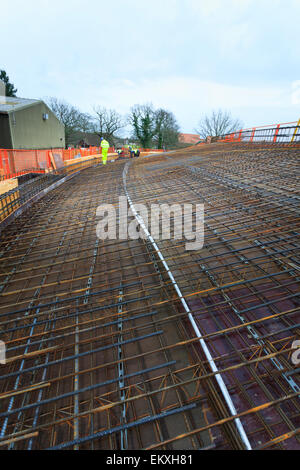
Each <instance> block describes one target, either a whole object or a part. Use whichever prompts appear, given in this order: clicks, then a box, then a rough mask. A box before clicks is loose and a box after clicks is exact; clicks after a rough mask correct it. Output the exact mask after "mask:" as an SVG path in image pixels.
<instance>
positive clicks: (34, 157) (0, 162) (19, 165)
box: [0, 147, 162, 181]
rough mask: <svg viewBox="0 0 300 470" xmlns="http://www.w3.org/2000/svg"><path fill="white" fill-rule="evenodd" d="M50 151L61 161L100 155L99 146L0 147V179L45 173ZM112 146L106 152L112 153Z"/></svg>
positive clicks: (49, 160)
mask: <svg viewBox="0 0 300 470" xmlns="http://www.w3.org/2000/svg"><path fill="white" fill-rule="evenodd" d="M140 150H141V152H162V150H157V149H140ZM50 152H52V153H53V154H59V155H60V157H61V159H62V161H63V162H66V161H70V160H76V159H77V158H80V157H88V156H93V155H101V153H102V149H101V147H88V148H68V149H62V148H53V149H43V150H40V149H0V181H1V180H4V179H9V178H13V177H16V176H20V175H22V174H25V173H28V172H34V173H45V172H46V171H48V170H51V169H53V165H52V162H51V158H50ZM114 152H115V149H114V147H110V148H109V149H108V153H114Z"/></svg>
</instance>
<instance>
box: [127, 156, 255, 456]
mask: <svg viewBox="0 0 300 470" xmlns="http://www.w3.org/2000/svg"><path fill="white" fill-rule="evenodd" d="M130 164H131V162H127V163H126V165H125V167H124V170H123V186H124V191H125V194H126V197H127V200H128V203H129V206H130V209H131V210H132V213H133V215H134V217H135V219H136V220H137V222H138V223H139V224H140V226H141V227H142V229H143V230H144V232H145V234H146V236H147V238H148V240H149V241H150V242H151V244H152V246H153V248H154V249H155V251H156V254H157V255H158V256H159V258H160V260H161V261H162V264H163V266H164V268H165V270H166V271H167V274H168V276H169V278H170V279H171V282H172V284H173V286H174V288H175V290H176V292H177V294H178V297H179V299H180V301H181V303H182V305H183V307H184V309H185V311H186V313H187V314H188V318H189V320H190V322H191V325H192V327H193V329H194V331H195V333H196V335H197V337H198V338H199V343H200V345H201V347H202V349H203V352H204V354H205V356H206V358H207V360H208V362H209V365H210V368H211V370H212V371H213V372H218V368H217V366H216V364H215V361H214V360H213V357H212V355H211V353H210V351H209V349H208V347H207V344H206V342H205V341H204V339H203V337H202V333H201V331H200V330H199V328H198V326H197V324H196V322H195V320H194V318H193V315H192V313H191V311H190V309H189V307H188V305H187V303H186V300H185V298H184V297H183V295H182V293H181V290H180V289H179V287H178V284H177V282H176V281H175V279H174V276H173V274H172V272H171V271H170V268H169V266H168V264H167V262H166V261H165V259H164V257H163V255H162V254H161V251H160V249H159V248H158V246H157V244H156V243H155V241H154V239H153V237H152V236H151V234H150V233H149V231H148V229H147V227H146V226H145V224H144V221H143V219H142V217H141V216H140V215H139V214H138V213H137V212H136V210H135V207H134V205H133V203H132V201H131V198H130V196H129V194H128V191H127V185H126V176H127V172H128V168H129V165H130ZM215 378H216V381H217V382H218V385H219V387H220V389H221V392H222V395H223V397H224V398H225V401H226V403H227V406H228V408H229V410H230V413H231V415H232V416H235V415H236V414H237V411H236V409H235V406H234V404H233V402H232V399H231V397H230V394H229V392H228V389H227V387H226V385H225V383H224V380H223V378H222V377H221V375H220V374H219V373H218V374H216V375H215ZM234 421H235V424H236V427H237V430H238V432H239V434H240V436H241V439H242V441H243V443H244V444H245V447H246V449H247V450H252V447H251V444H250V442H249V439H248V437H247V434H246V432H245V430H244V427H243V425H242V423H241V420H240V418H235V420H234Z"/></svg>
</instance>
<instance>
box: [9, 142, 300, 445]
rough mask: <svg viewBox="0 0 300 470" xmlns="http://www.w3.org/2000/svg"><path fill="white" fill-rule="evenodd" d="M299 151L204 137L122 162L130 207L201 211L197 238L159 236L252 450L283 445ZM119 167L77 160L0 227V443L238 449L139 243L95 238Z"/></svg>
mask: <svg viewBox="0 0 300 470" xmlns="http://www.w3.org/2000/svg"><path fill="white" fill-rule="evenodd" d="M298 155H299V150H297V148H285V147H282V148H280V147H276V148H275V147H274V148H265V147H262V146H260V147H259V146H257V145H256V146H254V145H253V146H250V145H249V146H246V145H244V146H241V147H238V148H237V147H236V146H235V145H232V146H230V145H229V144H227V145H226V146H222V145H221V144H218V145H211V146H210V147H209V148H208V147H199V148H197V147H195V148H193V149H189V150H184V151H178V152H175V153H172V154H171V153H170V154H165V155H162V156H156V157H150V158H140V159H137V160H135V161H134V162H133V163H132V164H131V166H130V168H129V172H128V175H127V189H128V192H129V194H130V197H131V199H132V201H133V203H138V202H141V203H144V204H146V205H148V206H149V205H150V204H151V203H168V204H175V203H180V204H183V203H185V202H189V203H191V202H193V203H195V204H196V203H204V204H205V244H204V247H203V249H202V250H200V251H192V252H187V251H185V247H184V245H185V241H182V240H159V241H157V243H158V245H159V248H160V250H161V252H162V253H163V255H164V257H165V260H166V261H167V263H168V265H169V267H170V269H171V270H172V273H173V275H174V277H175V279H176V281H177V283H178V285H179V286H180V289H181V291H182V293H183V295H184V297H185V299H186V301H187V302H188V305H189V308H190V310H191V312H192V314H193V317H194V318H195V320H196V322H197V323H198V325H199V328H200V330H201V332H202V334H203V338H205V341H206V342H207V344H208V346H209V348H210V351H211V353H212V356H213V358H214V360H215V362H216V364H217V366H218V369H219V372H220V373H221V375H222V377H223V379H224V381H225V383H226V386H227V388H228V391H229V393H230V396H231V398H232V400H233V402H234V405H235V407H236V409H237V413H238V414H240V415H241V418H240V419H241V422H242V423H243V426H244V428H245V431H246V433H247V435H248V438H249V440H250V442H251V445H252V447H253V448H278V449H297V448H299V447H300V441H299V421H300V420H299V409H300V405H299V375H298V374H297V370H296V366H294V365H293V364H292V363H291V354H292V343H293V341H294V340H295V339H297V338H299V330H300V328H299V277H298V276H299V275H298V271H299V260H298V257H299V251H298V248H299V241H298V225H299V216H298V213H297V205H298V201H299V193H298V192H297V180H296V177H297V171H298V167H297V157H298ZM124 165H125V162H115V163H114V164H109V165H108V166H107V167H95V168H88V169H86V170H84V171H82V172H81V173H80V174H79V175H76V176H75V177H74V178H73V179H72V180H71V181H68V182H66V183H64V184H63V185H62V186H61V187H59V188H57V189H55V190H54V191H52V192H51V193H48V194H47V195H46V196H45V197H44V198H43V199H41V200H39V201H38V202H36V203H35V204H34V206H32V207H31V208H30V209H29V210H28V211H27V212H26V213H24V214H23V215H21V216H20V217H18V218H17V219H16V220H15V222H14V223H12V224H11V225H9V226H8V227H7V228H6V229H5V230H4V232H3V237H2V242H1V245H0V252H1V253H0V255H1V257H0V263H1V273H0V276H1V277H0V279H1V288H0V289H1V297H0V328H1V333H2V334H1V339H2V340H4V341H5V343H6V345H7V349H8V353H7V356H8V361H7V364H6V365H1V366H0V367H1V377H0V387H1V388H0V391H1V392H0V393H1V394H0V400H1V401H0V403H1V413H0V430H1V435H0V436H1V437H0V444H1V447H2V448H10V449H45V448H68V449H72V448H73V449H121V448H123V449H137V448H148V449H149V448H157V447H158V448H161V449H201V448H216V449H242V448H244V446H243V443H242V441H241V439H240V436H239V434H238V432H237V430H236V427H235V425H234V417H233V416H231V414H230V412H229V410H228V408H227V406H226V404H225V403H224V400H223V399H222V396H221V394H220V391H219V389H218V387H217V385H216V380H215V378H216V377H215V376H216V374H215V373H213V372H212V371H211V369H210V367H209V363H208V361H207V359H206V358H205V357H204V355H203V353H202V351H201V348H200V346H199V342H198V338H196V337H195V335H194V333H193V331H192V330H191V327H190V324H189V322H188V319H187V315H186V313H185V311H183V309H182V306H181V304H180V302H179V298H178V295H177V294H176V291H175V290H174V288H173V286H172V283H171V282H170V279H169V278H168V276H167V275H166V271H165V269H164V266H163V264H162V262H161V260H160V259H159V258H158V257H157V253H156V252H155V250H153V247H152V246H151V244H150V243H149V242H148V241H147V240H106V241H101V240H98V238H97V236H96V224H97V220H98V219H97V217H96V209H97V207H98V205H99V204H102V203H111V204H114V206H115V207H116V208H117V205H118V197H119V196H124V187H123V182H122V175H123V170H124Z"/></svg>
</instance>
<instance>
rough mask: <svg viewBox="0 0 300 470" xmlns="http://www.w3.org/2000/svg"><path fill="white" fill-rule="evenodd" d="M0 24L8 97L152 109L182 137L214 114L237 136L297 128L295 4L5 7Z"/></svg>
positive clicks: (230, 1)
mask: <svg viewBox="0 0 300 470" xmlns="http://www.w3.org/2000/svg"><path fill="white" fill-rule="evenodd" d="M0 15H1V39H0V69H1V68H3V69H5V70H6V72H7V73H8V75H9V77H10V79H11V81H12V82H13V83H14V84H15V86H16V87H17V88H18V93H17V94H18V96H22V97H24V98H45V97H47V96H56V97H59V98H63V99H65V100H66V101H68V102H70V103H72V104H74V105H76V106H78V107H79V108H80V109H81V110H82V111H86V112H91V111H92V107H93V106H94V105H102V106H106V107H110V108H115V109H117V110H118V111H119V112H121V113H127V112H128V111H129V109H130V107H131V106H132V105H134V104H136V103H145V102H152V103H153V104H154V106H155V107H165V108H167V109H169V110H171V111H173V112H174V114H175V115H176V117H177V119H178V121H179V124H180V126H181V129H182V131H183V132H194V128H195V127H196V125H197V122H198V120H199V119H200V118H201V116H203V115H204V114H206V113H207V112H210V111H211V110H212V109H218V108H224V109H227V110H229V111H231V113H232V115H233V116H234V117H238V118H240V119H241V120H242V121H243V123H244V127H251V126H254V125H264V124H273V123H277V122H278V123H279V122H287V121H295V120H298V119H299V118H300V61H299V24H300V0H106V1H103V0H49V1H48V0H26V1H24V0H14V1H13V2H12V1H5V2H1V7H0Z"/></svg>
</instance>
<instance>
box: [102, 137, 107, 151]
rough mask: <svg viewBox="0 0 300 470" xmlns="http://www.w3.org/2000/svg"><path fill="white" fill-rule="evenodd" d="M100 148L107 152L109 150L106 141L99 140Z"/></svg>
mask: <svg viewBox="0 0 300 470" xmlns="http://www.w3.org/2000/svg"><path fill="white" fill-rule="evenodd" d="M101 147H102V149H103V150H108V149H109V143H108V142H107V140H105V139H103V140H101Z"/></svg>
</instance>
